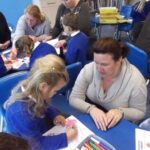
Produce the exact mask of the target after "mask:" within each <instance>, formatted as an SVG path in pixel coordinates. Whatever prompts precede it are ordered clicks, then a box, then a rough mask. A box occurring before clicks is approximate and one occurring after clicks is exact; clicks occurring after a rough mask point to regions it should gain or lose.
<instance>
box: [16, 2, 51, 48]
mask: <svg viewBox="0 0 150 150" xmlns="http://www.w3.org/2000/svg"><path fill="white" fill-rule="evenodd" d="M50 32H51V26H50V22H49V21H48V19H47V18H46V16H44V15H43V14H42V13H41V11H40V9H39V7H38V6H36V5H29V6H28V7H27V8H26V9H25V11H24V15H22V16H21V17H20V18H19V20H18V23H17V27H16V31H15V33H14V39H13V45H14V47H15V42H16V40H17V39H18V38H19V37H21V36H23V35H29V36H30V37H31V38H32V39H33V40H34V41H35V42H36V41H42V40H44V36H45V35H50Z"/></svg>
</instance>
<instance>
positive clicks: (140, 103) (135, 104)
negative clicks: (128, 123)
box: [119, 76, 147, 122]
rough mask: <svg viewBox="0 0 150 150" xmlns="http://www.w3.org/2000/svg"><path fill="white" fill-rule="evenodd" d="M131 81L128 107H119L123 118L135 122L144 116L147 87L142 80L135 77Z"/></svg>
mask: <svg viewBox="0 0 150 150" xmlns="http://www.w3.org/2000/svg"><path fill="white" fill-rule="evenodd" d="M134 78H135V82H132V84H133V85H135V86H134V88H133V89H132V93H131V96H130V99H129V104H128V107H127V108H126V107H120V108H119V109H120V110H121V111H122V112H123V113H124V118H125V119H127V120H132V121H133V122H137V121H139V120H141V119H143V118H144V116H145V113H146V104H147V87H146V83H145V81H144V80H141V79H140V78H136V76H134Z"/></svg>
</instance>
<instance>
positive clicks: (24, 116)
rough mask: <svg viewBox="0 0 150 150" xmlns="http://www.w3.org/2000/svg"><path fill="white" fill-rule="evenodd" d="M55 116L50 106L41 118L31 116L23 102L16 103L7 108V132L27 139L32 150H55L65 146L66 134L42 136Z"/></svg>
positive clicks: (55, 113) (55, 112) (54, 111)
mask: <svg viewBox="0 0 150 150" xmlns="http://www.w3.org/2000/svg"><path fill="white" fill-rule="evenodd" d="M57 115H58V112H57V111H56V110H55V109H54V108H53V107H51V106H50V107H49V108H48V109H47V111H46V113H45V116H44V117H43V118H38V117H35V116H32V115H31V114H30V113H29V112H28V106H27V103H26V102H25V101H16V102H15V103H13V104H11V105H10V106H9V107H8V108H7V110H6V121H7V125H8V130H9V132H10V133H12V134H14V135H17V136H21V137H23V138H25V139H27V140H28V142H29V144H30V145H31V147H32V150H57V149H59V148H63V147H66V146H67V136H66V133H62V134H59V135H53V136H42V134H43V133H45V132H46V131H47V130H49V129H50V122H51V121H53V119H54V118H55V117H56V116H57Z"/></svg>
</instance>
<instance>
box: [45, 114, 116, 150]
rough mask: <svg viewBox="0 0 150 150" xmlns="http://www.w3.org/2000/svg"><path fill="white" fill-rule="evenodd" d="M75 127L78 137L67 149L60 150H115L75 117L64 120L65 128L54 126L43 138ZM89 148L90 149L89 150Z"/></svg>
mask: <svg viewBox="0 0 150 150" xmlns="http://www.w3.org/2000/svg"><path fill="white" fill-rule="evenodd" d="M72 126H75V127H76V128H77V129H78V136H77V137H76V138H75V139H74V140H73V141H72V142H70V143H69V144H68V147H66V148H63V149H60V150H116V149H115V148H114V147H113V146H112V145H111V144H109V143H108V142H107V141H105V140H104V139H103V138H101V137H98V136H97V135H95V134H94V133H93V132H92V131H91V130H90V129H88V128H87V127H86V126H85V125H84V124H83V123H82V122H81V121H80V120H78V119H77V118H76V117H75V116H70V117H68V118H67V119H66V126H65V127H62V126H60V125H57V126H54V127H53V128H51V129H50V130H48V131H47V132H46V133H44V134H43V136H50V135H57V134H60V133H64V132H66V130H67V128H68V127H72ZM90 148H91V149H90Z"/></svg>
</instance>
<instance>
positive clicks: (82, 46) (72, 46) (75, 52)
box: [65, 32, 89, 65]
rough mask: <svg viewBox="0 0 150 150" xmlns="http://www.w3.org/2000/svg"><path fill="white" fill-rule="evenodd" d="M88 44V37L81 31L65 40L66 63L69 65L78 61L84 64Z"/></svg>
mask: <svg viewBox="0 0 150 150" xmlns="http://www.w3.org/2000/svg"><path fill="white" fill-rule="evenodd" d="M88 46H89V38H88V37H87V36H86V35H85V34H84V33H83V32H79V33H77V34H76V35H74V36H72V37H71V38H70V39H69V40H68V42H67V52H66V53H65V61H66V64H67V65H69V64H72V63H75V62H78V61H80V62H81V63H82V65H84V64H85V63H86V60H87V53H88Z"/></svg>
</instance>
